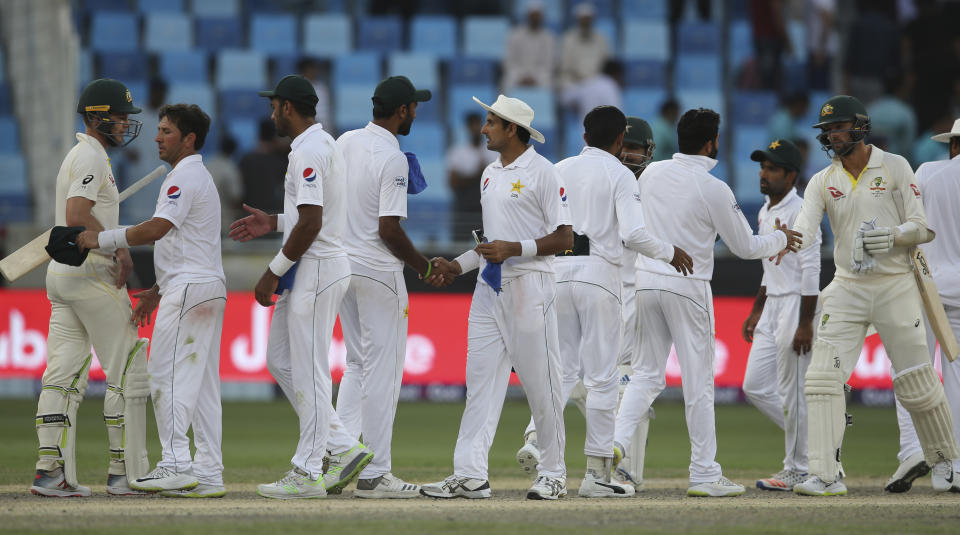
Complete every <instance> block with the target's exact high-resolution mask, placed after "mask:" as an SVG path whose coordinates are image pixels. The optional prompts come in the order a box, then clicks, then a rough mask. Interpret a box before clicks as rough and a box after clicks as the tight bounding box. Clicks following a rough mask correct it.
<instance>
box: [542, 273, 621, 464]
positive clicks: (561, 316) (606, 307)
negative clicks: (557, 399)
mask: <svg viewBox="0 0 960 535" xmlns="http://www.w3.org/2000/svg"><path fill="white" fill-rule="evenodd" d="M554 265H555V267H556V268H557V273H558V277H559V278H560V279H561V282H558V283H557V305H556V309H557V326H558V327H559V341H560V358H561V361H562V362H563V379H562V381H563V401H564V404H566V401H567V400H568V399H569V398H570V393H571V392H572V391H573V388H574V387H575V386H576V385H577V382H578V381H580V380H583V386H584V387H585V388H586V390H587V399H586V413H585V416H586V419H587V433H586V440H585V441H584V445H583V453H584V454H586V455H591V456H596V457H613V428H614V422H615V421H616V417H617V402H618V401H619V391H618V385H619V382H620V377H619V370H618V369H617V360H618V359H619V358H620V345H621V337H622V328H623V320H622V318H621V315H620V307H621V304H620V277H619V275H620V270H619V268H618V267H617V266H614V265H612V264H609V263H607V262H605V261H590V262H589V263H586V264H582V263H576V264H575V263H572V262H563V263H561V262H556V263H555V264H554ZM587 272H589V273H587ZM580 275H586V276H580ZM585 280H590V281H598V282H599V281H605V282H606V283H605V284H598V283H596V282H583V281H585ZM537 436H538V439H539V433H538V434H537Z"/></svg>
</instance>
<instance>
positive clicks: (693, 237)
mask: <svg viewBox="0 0 960 535" xmlns="http://www.w3.org/2000/svg"><path fill="white" fill-rule="evenodd" d="M716 164H717V161H716V160H714V159H713V158H708V157H706V156H696V155H689V154H679V153H677V154H674V155H673V159H671V160H664V161H662V162H654V163H652V164H650V165H649V166H647V169H646V170H645V171H644V172H643V174H642V175H640V179H639V183H640V200H641V202H642V203H643V216H644V220H645V221H646V223H647V229H648V230H649V231H650V232H651V233H652V234H653V235H654V236H657V237H659V238H660V239H662V240H666V241H668V242H670V243H673V244H674V245H676V246H677V247H679V248H681V249H683V250H684V251H686V252H687V254H689V255H690V257H691V258H692V259H693V274H692V275H688V276H687V277H686V278H688V279H700V280H710V279H711V278H713V246H714V242H715V241H716V239H717V234H719V235H720V237H721V238H723V241H724V243H726V244H727V247H729V248H730V251H731V252H732V253H733V254H735V255H737V256H739V257H740V258H747V259H751V258H762V257H764V256H771V255H773V254H775V253H777V252H778V251H780V250H782V249H783V248H784V247H786V245H787V237H786V235H785V234H784V233H782V232H775V233H772V234H769V235H767V236H755V235H754V234H753V230H751V229H750V225H749V224H748V223H747V219H746V218H745V217H743V212H741V211H740V205H739V204H737V200H736V199H735V198H734V196H733V192H732V191H730V186H727V185H726V184H725V183H723V182H722V181H721V180H720V179H718V178H717V177H715V176H713V175H711V174H710V173H709V171H710V169H712V168H713V166H715V165H716ZM637 266H638V268H639V269H640V270H642V271H649V272H652V273H658V274H661V275H668V276H672V277H682V276H683V275H682V274H681V273H678V272H677V270H675V269H674V268H673V266H671V265H669V264H665V263H663V262H660V261H658V260H653V259H650V258H647V257H645V256H641V257H639V260H638V262H637Z"/></svg>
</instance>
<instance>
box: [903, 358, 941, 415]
mask: <svg viewBox="0 0 960 535" xmlns="http://www.w3.org/2000/svg"><path fill="white" fill-rule="evenodd" d="M893 390H894V394H895V395H896V396H897V399H899V400H900V403H901V404H903V408H905V409H907V410H908V411H910V412H913V411H920V412H923V411H929V410H932V409H934V408H935V407H937V406H938V405H940V404H941V403H943V402H944V401H945V400H946V395H945V394H944V392H943V385H941V384H940V379H939V378H938V377H937V372H936V371H935V370H934V369H933V366H931V365H930V363H924V364H922V365H920V366H916V367H914V368H910V369H908V370H906V371H904V372H902V373H900V374H898V375H897V376H896V377H895V378H894V379H893Z"/></svg>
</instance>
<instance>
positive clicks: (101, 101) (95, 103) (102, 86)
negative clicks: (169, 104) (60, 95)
mask: <svg viewBox="0 0 960 535" xmlns="http://www.w3.org/2000/svg"><path fill="white" fill-rule="evenodd" d="M141 111H142V110H141V109H140V108H138V107H136V106H134V105H133V96H132V95H131V94H130V90H129V89H127V86H125V85H123V83H121V82H119V81H117V80H112V79H110V78H101V79H99V80H94V81H92V82H90V83H89V84H87V87H85V88H84V89H83V92H82V93H80V99H79V100H78V101H77V113H79V114H82V115H83V116H84V117H85V118H86V119H88V120H89V121H91V122H93V121H96V127H95V128H96V129H97V131H98V132H100V133H101V134H103V135H104V137H105V138H106V139H107V142H109V143H110V144H111V145H114V146H120V147H122V146H125V145H127V144H128V143H130V142H131V141H133V140H134V139H135V138H136V137H137V136H138V135H139V134H140V126H141V123H140V121H137V120H136V119H126V120H125V121H115V120H114V119H112V118H111V117H110V115H111V114H114V113H120V114H133V113H140V112H141ZM117 124H120V125H122V126H125V127H126V130H125V131H122V132H117V131H116V130H117V129H116V125H117Z"/></svg>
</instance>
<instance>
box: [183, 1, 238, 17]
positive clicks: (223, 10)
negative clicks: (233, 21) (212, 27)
mask: <svg viewBox="0 0 960 535" xmlns="http://www.w3.org/2000/svg"><path fill="white" fill-rule="evenodd" d="M190 8H191V11H192V12H193V14H194V15H197V16H200V17H236V16H237V15H239V14H240V0H193V1H192V2H190Z"/></svg>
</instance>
